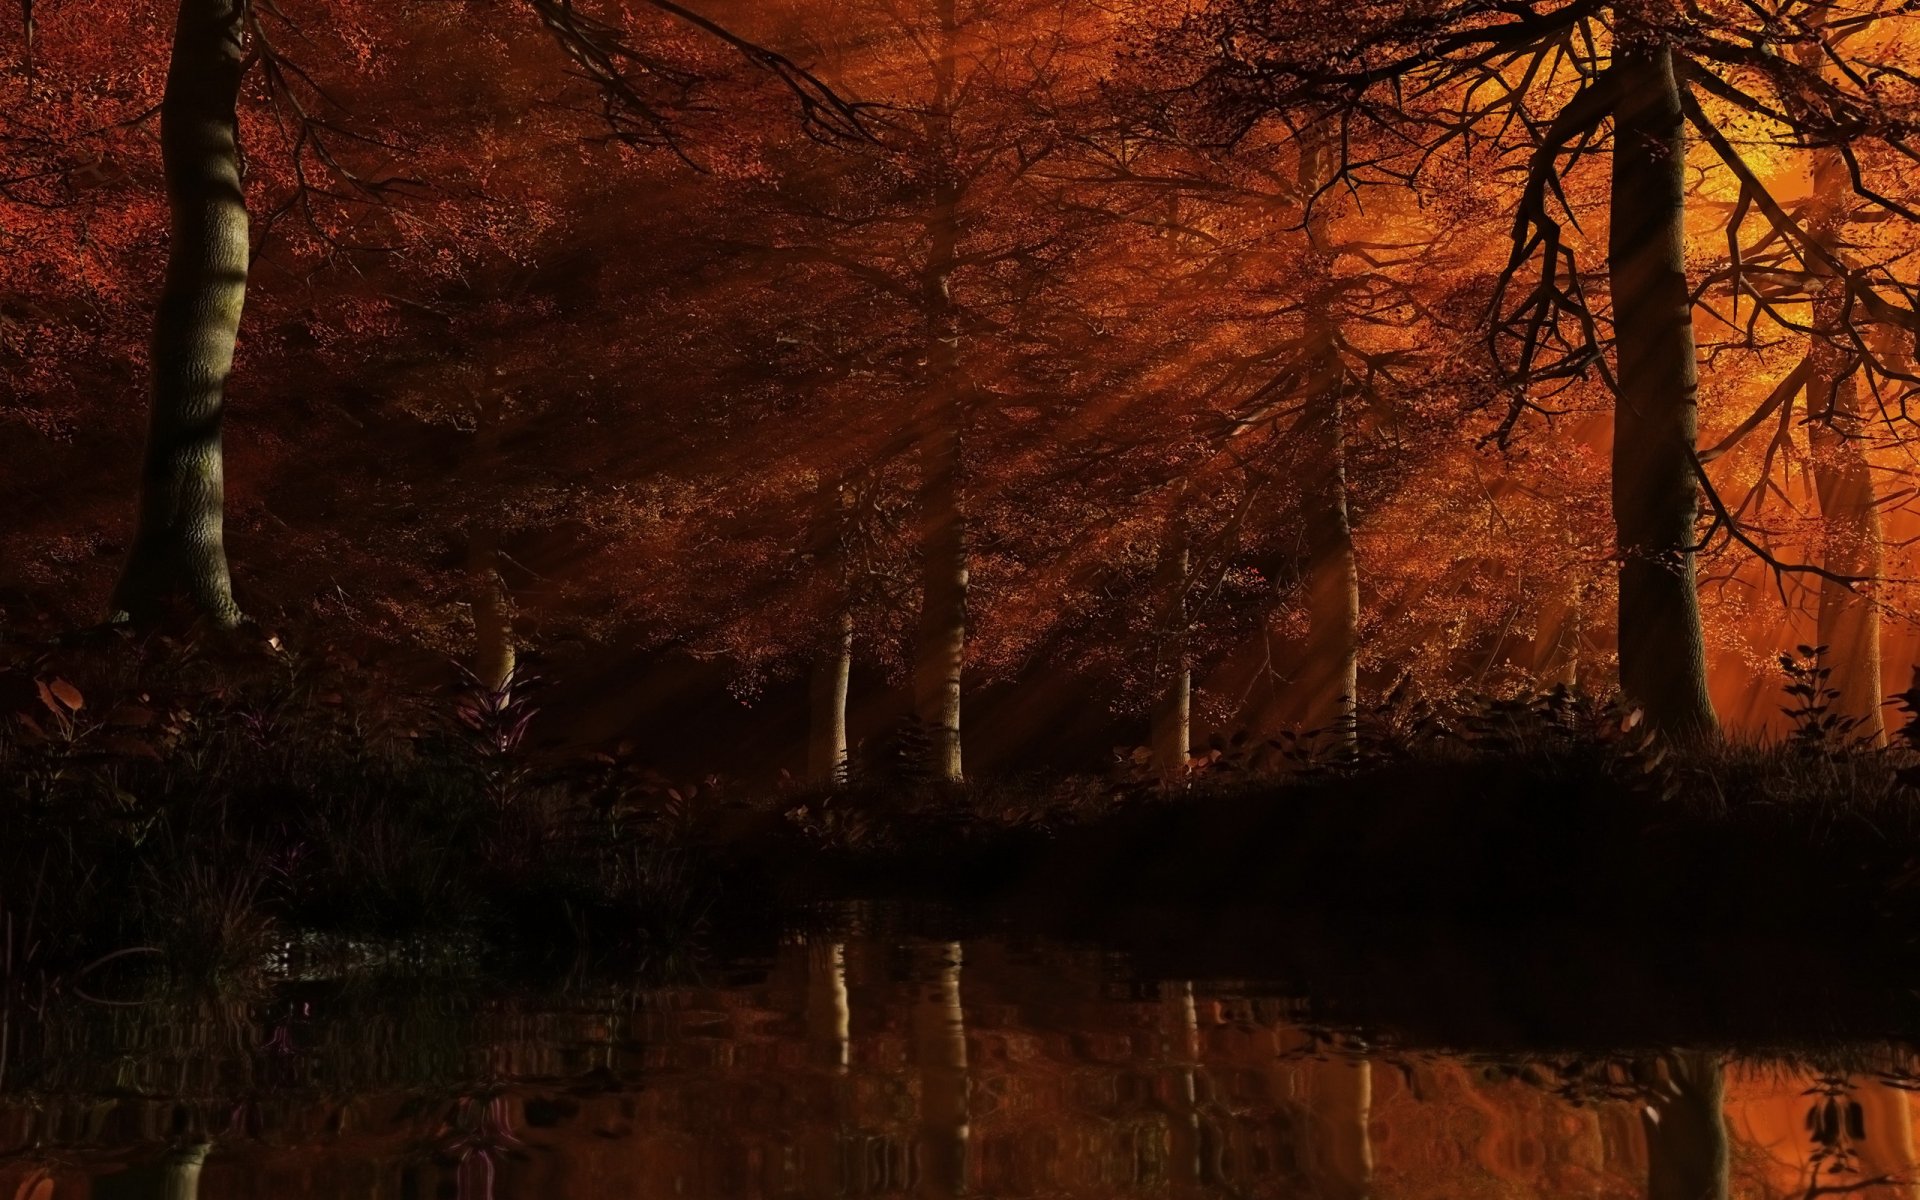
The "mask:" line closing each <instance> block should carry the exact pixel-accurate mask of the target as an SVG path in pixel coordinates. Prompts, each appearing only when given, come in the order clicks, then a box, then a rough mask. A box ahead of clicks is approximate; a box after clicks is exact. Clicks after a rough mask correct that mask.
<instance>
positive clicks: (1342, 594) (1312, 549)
mask: <svg viewBox="0 0 1920 1200" xmlns="http://www.w3.org/2000/svg"><path fill="white" fill-rule="evenodd" d="M1332 154H1333V148H1332V146H1331V145H1330V144H1329V142H1328V140H1327V133H1326V129H1325V127H1324V125H1323V124H1315V125H1313V126H1310V127H1309V128H1308V129H1307V130H1306V131H1305V132H1304V133H1303V134H1302V136H1301V141H1300V186H1301V191H1302V193H1303V194H1304V195H1306V196H1309V197H1314V196H1316V195H1317V193H1318V192H1319V190H1320V189H1321V188H1322V187H1323V186H1325V184H1326V181H1327V180H1328V179H1329V178H1330V177H1331V174H1332ZM1317 199H1318V202H1317V203H1315V204H1314V206H1313V208H1312V210H1311V211H1310V212H1309V214H1308V217H1307V239H1308V254H1309V257H1310V258H1311V259H1312V263H1311V265H1310V267H1309V278H1311V279H1313V280H1314V281H1315V285H1316V286H1315V295H1314V296H1313V297H1312V298H1311V299H1310V301H1309V303H1308V306H1307V313H1306V329H1305V338H1306V346H1305V351H1306V359H1307V364H1308V377H1307V396H1306V404H1305V407H1304V408H1303V409H1302V411H1301V414H1300V432H1301V435H1302V437H1303V438H1304V441H1305V446H1304V450H1305V457H1306V461H1307V464H1308V476H1307V479H1306V484H1307V494H1306V496H1305V497H1304V500H1303V507H1304V510H1305V511H1304V513H1303V516H1304V518H1305V522H1306V528H1305V534H1306V550H1307V564H1308V567H1307V569H1308V579H1307V646H1306V657H1305V662H1304V664H1303V666H1302V671H1301V674H1300V675H1299V676H1298V686H1299V687H1300V688H1301V689H1302V691H1303V692H1304V698H1305V700H1306V702H1307V705H1308V707H1307V728H1309V729H1319V730H1323V731H1326V732H1327V734H1328V736H1329V737H1330V738H1331V739H1332V741H1333V742H1334V743H1335V744H1339V745H1347V746H1350V745H1352V744H1353V739H1354V712H1355V709H1354V705H1355V701H1356V698H1357V695H1358V692H1359V655H1360V571H1359V566H1358V564H1357V563H1356V561H1355V559H1354V554H1353V526H1352V523H1351V521H1350V519H1349V516H1348V512H1347V439H1346V428H1345V424H1346V394H1347V390H1348V389H1347V375H1346V369H1345V366H1344V364H1343V363H1342V362H1341V359H1340V347H1339V341H1338V334H1339V330H1338V326H1337V323H1336V322H1337V318H1336V317H1335V314H1334V311H1333V306H1334V304H1335V302H1336V299H1337V297H1336V294H1335V291H1336V289H1335V281H1334V275H1333V270H1334V248H1333V245H1332V237H1333V231H1332V228H1331V218H1332V214H1331V211H1330V210H1329V208H1328V204H1327V198H1326V197H1325V196H1318V197H1317Z"/></svg>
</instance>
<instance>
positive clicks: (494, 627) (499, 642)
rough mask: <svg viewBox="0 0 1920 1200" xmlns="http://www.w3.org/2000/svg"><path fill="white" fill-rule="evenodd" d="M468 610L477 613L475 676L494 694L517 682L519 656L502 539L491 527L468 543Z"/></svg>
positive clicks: (475, 624) (474, 625) (476, 533)
mask: <svg viewBox="0 0 1920 1200" xmlns="http://www.w3.org/2000/svg"><path fill="white" fill-rule="evenodd" d="M467 583H468V587H469V599H468V607H469V608H471V609H472V611H473V668H472V669H473V674H474V677H475V678H476V679H478V680H479V681H480V682H481V683H483V684H485V685H486V686H487V688H488V689H489V690H491V691H493V692H496V693H498V692H504V691H505V690H506V689H507V688H508V687H510V686H511V685H512V683H513V672H514V668H515V665H516V663H517V661H518V654H517V652H516V651H515V648H514V643H513V600H512V597H511V596H510V595H509V594H508V592H507V585H506V581H505V580H503V579H502V578H501V577H500V545H499V538H498V536H497V535H496V534H495V533H494V531H493V530H492V529H491V528H483V529H480V530H478V531H476V532H474V533H473V534H472V535H471V536H470V537H469V540H468V543H467Z"/></svg>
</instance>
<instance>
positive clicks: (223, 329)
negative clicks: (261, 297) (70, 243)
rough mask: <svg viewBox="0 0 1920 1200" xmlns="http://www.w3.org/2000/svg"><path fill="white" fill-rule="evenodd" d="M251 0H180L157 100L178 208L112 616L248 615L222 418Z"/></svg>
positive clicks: (219, 620) (236, 315) (236, 323)
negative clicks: (234, 539)
mask: <svg viewBox="0 0 1920 1200" xmlns="http://www.w3.org/2000/svg"><path fill="white" fill-rule="evenodd" d="M246 11H247V9H246V3H245V0H181V2H180V10H179V18H178V23H177V24H176V25H175V27H174V37H173V55H172V59H171V61H170V63H169V66H168V68H167V88H166V96H165V98H164V99H163V100H162V101H161V102H160V146H161V157H162V160H163V162H164V163H165V166H166V184H167V199H168V205H169V207H170V208H171V209H172V212H173V220H172V224H171V234H172V246H171V249H170V250H169V253H168V257H167V272H166V281H165V283H164V284H163V285H162V287H161V292H160V302H159V307H158V310H157V311H156V313H155V316H154V324H153V343H152V364H153V365H152V388H151V405H150V414H151V425H150V428H149V430H148V434H147V452H146V462H145V464H144V466H143V467H142V470H141V478H140V515H139V522H138V527H137V529H136V530H135V533H134V537H133V545H132V549H131V550H130V551H129V552H128V555H127V564H126V567H125V570H124V571H123V572H122V574H121V577H120V582H119V584H118V585H117V586H116V587H115V588H114V593H113V604H112V607H113V611H114V614H115V616H116V619H120V620H128V619H131V620H136V621H141V622H146V621H150V620H152V619H154V618H155V617H157V616H158V615H159V610H160V608H161V606H162V605H164V604H165V603H166V602H167V601H169V600H171V599H173V598H175V597H181V598H184V599H186V600H187V601H188V603H189V604H190V605H191V606H192V608H193V609H194V610H195V611H196V612H198V613H200V614H202V615H204V616H205V617H207V618H208V619H209V620H211V621H213V622H214V623H215V624H217V625H226V626H232V625H236V624H238V623H239V621H240V609H239V607H238V606H237V605H236V604H235V603H234V599H233V582H232V580H231V578H230V577H229V575H228V571H227V552H226V543H225V538H224V533H223V529H222V525H223V520H224V514H225V508H224V503H223V500H224V495H225V478H224V469H223V465H222V462H221V454H220V424H221V419H222V417H223V415H224V410H225V404H226V395H225V391H226V381H227V374H228V372H229V371H230V370H231V369H232V367H233V347H234V339H235V337H236V336H237V334H238V333H239V329H240V310H241V308H242V306H243V305H244V304H245V302H246V291H247V259H248V256H249V246H248V241H247V205H246V200H245V197H244V196H243V194H242V192H241V183H240V143H239V124H238V118H237V116H236V114H235V108H236V105H237V104H238V102H239V98H240V83H241V79H242V78H243V77H244V76H245V74H246V69H247V52H246V41H247V34H246V24H245V21H246Z"/></svg>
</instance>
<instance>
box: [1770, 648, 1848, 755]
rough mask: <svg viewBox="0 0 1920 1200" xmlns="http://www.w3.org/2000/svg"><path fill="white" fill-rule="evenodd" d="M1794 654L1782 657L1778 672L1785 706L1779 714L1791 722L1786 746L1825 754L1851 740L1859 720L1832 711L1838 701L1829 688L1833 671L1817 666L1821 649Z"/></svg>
mask: <svg viewBox="0 0 1920 1200" xmlns="http://www.w3.org/2000/svg"><path fill="white" fill-rule="evenodd" d="M1794 649H1795V651H1796V654H1782V655H1781V656H1780V669H1781V671H1783V672H1784V673H1785V674H1786V677H1787V682H1786V684H1785V686H1784V687H1782V689H1781V690H1782V691H1784V692H1786V694H1787V697H1788V701H1789V702H1788V703H1787V704H1785V705H1783V706H1782V707H1781V709H1780V711H1781V712H1783V713H1785V714H1787V717H1788V719H1790V720H1791V721H1792V722H1793V732H1792V733H1791V734H1789V735H1788V738H1787V741H1788V744H1790V745H1792V746H1793V747H1794V748H1795V749H1798V750H1801V751H1804V752H1806V753H1810V754H1813V753H1819V754H1829V753H1832V752H1833V751H1835V750H1837V749H1840V748H1842V747H1844V746H1846V745H1848V744H1849V743H1851V742H1852V741H1853V740H1854V736H1853V735H1854V731H1855V730H1856V729H1858V728H1859V727H1860V725H1861V718H1859V717H1849V716H1846V715H1844V714H1842V713H1839V712H1836V711H1834V707H1833V706H1834V702H1835V701H1836V700H1838V699H1839V698H1840V692H1839V689H1837V688H1835V687H1833V686H1832V683H1831V680H1832V678H1833V668H1832V667H1827V666H1821V665H1820V658H1821V656H1822V655H1824V654H1825V653H1826V652H1827V648H1826V647H1825V646H1796V647H1795V648H1794Z"/></svg>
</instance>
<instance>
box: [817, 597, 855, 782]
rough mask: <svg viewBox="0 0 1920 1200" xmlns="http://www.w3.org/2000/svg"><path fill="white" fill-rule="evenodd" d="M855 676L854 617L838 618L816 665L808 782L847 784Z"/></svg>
mask: <svg viewBox="0 0 1920 1200" xmlns="http://www.w3.org/2000/svg"><path fill="white" fill-rule="evenodd" d="M852 675H853V614H852V613H851V612H849V611H847V610H846V609H845V608H844V607H843V608H842V609H841V610H840V612H839V613H838V614H837V615H836V616H835V618H834V626H833V637H832V640H831V642H830V644H829V645H828V646H827V648H826V652H825V653H824V654H822V655H821V656H820V659H819V661H817V662H815V663H814V665H813V679H812V681H811V688H810V696H809V704H810V707H811V709H812V712H811V720H810V722H809V725H808V728H807V782H809V783H815V784H822V785H826V786H834V785H837V784H841V783H845V782H846V780H847V684H848V681H849V680H850V679H851V678H852Z"/></svg>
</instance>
